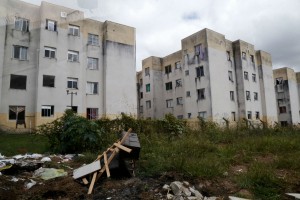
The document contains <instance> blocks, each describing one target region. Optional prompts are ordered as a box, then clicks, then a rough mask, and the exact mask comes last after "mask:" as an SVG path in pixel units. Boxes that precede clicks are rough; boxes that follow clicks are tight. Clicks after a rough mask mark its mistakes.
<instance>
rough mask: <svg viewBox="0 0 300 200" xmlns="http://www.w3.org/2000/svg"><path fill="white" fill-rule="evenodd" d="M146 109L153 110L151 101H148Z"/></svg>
mask: <svg viewBox="0 0 300 200" xmlns="http://www.w3.org/2000/svg"><path fill="white" fill-rule="evenodd" d="M146 108H147V109H150V108H151V101H146Z"/></svg>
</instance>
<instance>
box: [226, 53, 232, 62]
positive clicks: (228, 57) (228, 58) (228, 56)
mask: <svg viewBox="0 0 300 200" xmlns="http://www.w3.org/2000/svg"><path fill="white" fill-rule="evenodd" d="M226 55H227V60H228V61H230V60H231V59H230V51H226Z"/></svg>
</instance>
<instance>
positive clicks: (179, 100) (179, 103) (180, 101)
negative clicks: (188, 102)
mask: <svg viewBox="0 0 300 200" xmlns="http://www.w3.org/2000/svg"><path fill="white" fill-rule="evenodd" d="M176 100H177V105H182V104H183V98H182V97H178V98H177V99H176Z"/></svg>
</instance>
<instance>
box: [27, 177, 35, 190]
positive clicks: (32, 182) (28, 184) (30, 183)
mask: <svg viewBox="0 0 300 200" xmlns="http://www.w3.org/2000/svg"><path fill="white" fill-rule="evenodd" d="M35 184H36V182H35V181H34V180H32V179H30V182H29V183H25V188H26V189H30V188H31V187H32V186H34V185H35Z"/></svg>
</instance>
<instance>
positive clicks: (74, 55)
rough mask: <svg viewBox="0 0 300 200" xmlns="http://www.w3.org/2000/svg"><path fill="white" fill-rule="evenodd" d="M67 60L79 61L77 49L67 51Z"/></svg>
mask: <svg viewBox="0 0 300 200" xmlns="http://www.w3.org/2000/svg"><path fill="white" fill-rule="evenodd" d="M68 61H70V62H79V52H78V51H68Z"/></svg>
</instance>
